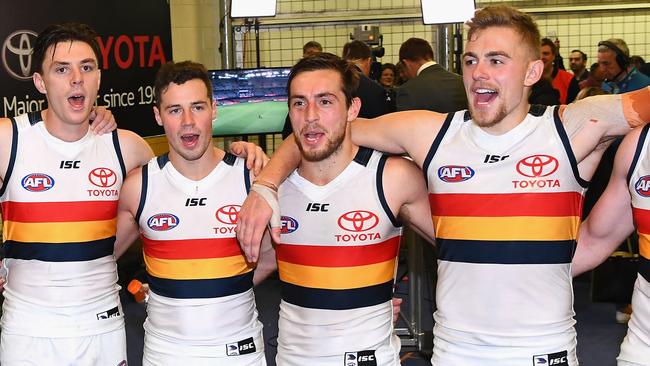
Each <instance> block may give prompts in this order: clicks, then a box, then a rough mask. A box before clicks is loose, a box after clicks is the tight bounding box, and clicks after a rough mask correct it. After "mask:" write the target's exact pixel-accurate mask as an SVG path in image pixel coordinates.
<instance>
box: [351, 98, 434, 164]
mask: <svg viewBox="0 0 650 366" xmlns="http://www.w3.org/2000/svg"><path fill="white" fill-rule="evenodd" d="M445 118H447V115H446V114H441V113H436V112H431V111H421V110H420V111H403V112H395V113H389V114H385V115H383V116H380V117H377V118H373V119H363V118H359V119H357V120H355V121H354V122H352V141H353V142H354V143H355V144H356V145H360V146H367V147H370V148H373V149H375V150H379V151H385V152H388V153H391V154H408V155H409V156H410V157H411V158H413V160H414V161H415V163H416V164H417V165H418V166H422V164H423V163H424V160H425V159H426V156H427V153H428V152H429V148H430V147H431V144H432V143H433V140H434V139H435V138H436V136H437V135H438V132H440V128H441V127H442V125H443V123H444V121H445Z"/></svg>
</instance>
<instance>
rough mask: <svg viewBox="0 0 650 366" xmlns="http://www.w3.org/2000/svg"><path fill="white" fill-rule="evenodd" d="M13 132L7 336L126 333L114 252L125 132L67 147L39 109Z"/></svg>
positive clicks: (6, 212)
mask: <svg viewBox="0 0 650 366" xmlns="http://www.w3.org/2000/svg"><path fill="white" fill-rule="evenodd" d="M12 125H13V140H12V150H11V155H10V161H9V168H8V170H7V174H6V175H5V180H4V185H3V186H2V188H0V194H1V196H0V200H1V201H2V214H3V218H4V223H3V225H4V229H3V242H4V251H5V257H6V259H5V264H6V266H7V270H8V278H7V284H6V286H5V291H4V296H5V302H4V314H3V316H2V331H3V332H7V333H8V334H18V335H30V336H35V337H81V336H86V335H96V334H101V333H106V332H109V331H113V330H116V329H119V327H121V326H123V325H124V321H123V318H122V311H121V308H120V305H119V297H118V290H119V286H118V285H117V271H116V264H115V257H114V256H113V246H114V242H115V230H116V216H117V202H118V198H119V190H120V187H121V186H122V179H123V177H124V175H125V167H124V162H123V160H122V156H121V152H120V145H119V141H118V138H117V131H114V132H113V134H112V135H111V134H108V135H102V136H96V135H94V134H93V133H92V132H90V131H89V132H88V133H87V134H86V135H85V136H84V137H83V138H81V139H80V140H79V141H75V142H65V141H61V140H59V139H57V138H55V137H54V136H52V135H50V134H49V132H48V131H47V129H46V127H45V124H44V123H43V121H42V120H41V117H40V112H39V113H33V114H29V115H21V116H18V117H16V118H15V119H13V120H12Z"/></svg>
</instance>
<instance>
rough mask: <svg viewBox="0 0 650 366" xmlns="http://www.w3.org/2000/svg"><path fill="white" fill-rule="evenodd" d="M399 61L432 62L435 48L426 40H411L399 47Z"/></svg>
mask: <svg viewBox="0 0 650 366" xmlns="http://www.w3.org/2000/svg"><path fill="white" fill-rule="evenodd" d="M399 59H400V61H401V60H409V61H431V60H433V48H431V45H430V44H429V42H427V40H426V39H422V38H409V39H407V40H406V41H405V42H404V43H402V45H401V46H400V47H399Z"/></svg>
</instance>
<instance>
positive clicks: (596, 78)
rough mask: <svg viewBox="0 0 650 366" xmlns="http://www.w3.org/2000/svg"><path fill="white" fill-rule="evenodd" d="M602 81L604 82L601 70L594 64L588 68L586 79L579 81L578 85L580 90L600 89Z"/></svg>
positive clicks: (596, 63)
mask: <svg viewBox="0 0 650 366" xmlns="http://www.w3.org/2000/svg"><path fill="white" fill-rule="evenodd" d="M603 81H605V74H604V73H603V69H602V68H601V67H600V65H599V64H598V62H594V63H593V64H591V67H589V76H587V79H585V80H583V81H581V82H580V83H578V85H579V86H580V89H584V88H589V87H597V88H600V89H602V85H603Z"/></svg>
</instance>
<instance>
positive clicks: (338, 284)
mask: <svg viewBox="0 0 650 366" xmlns="http://www.w3.org/2000/svg"><path fill="white" fill-rule="evenodd" d="M278 271H279V273H280V279H281V280H282V281H284V282H288V283H291V284H294V285H297V286H303V287H310V288H321V289H330V290H344V289H352V288H360V287H367V286H374V285H377V284H381V283H385V282H387V281H391V280H392V279H393V277H394V275H395V260H394V259H391V260H388V261H385V262H380V263H375V264H369V265H365V266H354V267H314V266H304V265H300V264H293V263H289V262H283V261H278Z"/></svg>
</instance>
